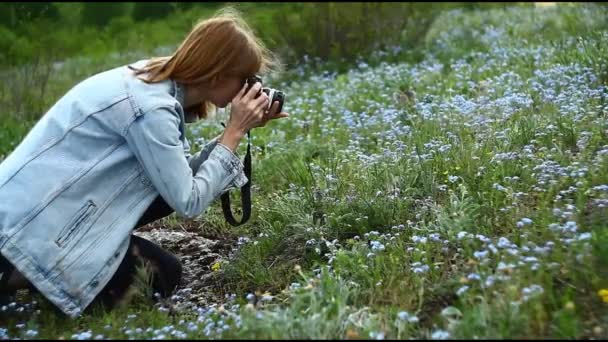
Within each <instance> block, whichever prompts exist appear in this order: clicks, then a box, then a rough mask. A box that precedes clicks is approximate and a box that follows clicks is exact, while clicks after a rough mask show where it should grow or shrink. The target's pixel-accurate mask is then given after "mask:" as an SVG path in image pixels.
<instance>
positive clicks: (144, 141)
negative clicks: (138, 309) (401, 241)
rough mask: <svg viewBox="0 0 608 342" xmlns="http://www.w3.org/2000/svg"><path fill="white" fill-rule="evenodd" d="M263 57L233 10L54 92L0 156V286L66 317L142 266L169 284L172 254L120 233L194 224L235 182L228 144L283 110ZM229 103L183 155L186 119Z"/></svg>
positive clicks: (240, 181) (174, 272)
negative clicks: (54, 98) (165, 47)
mask: <svg viewBox="0 0 608 342" xmlns="http://www.w3.org/2000/svg"><path fill="white" fill-rule="evenodd" d="M272 63H273V62H272V56H271V54H270V53H269V51H268V50H266V49H265V47H264V46H263V44H261V43H260V41H259V40H258V39H257V38H256V37H255V36H254V35H253V34H252V32H251V30H250V29H249V27H248V26H247V25H246V23H245V22H244V21H243V20H242V19H241V18H240V17H239V15H238V14H236V13H235V12H234V11H232V10H227V11H223V12H221V13H219V14H218V15H216V16H215V17H213V18H211V19H208V20H205V21H203V22H201V23H199V24H198V25H196V26H195V27H194V28H193V30H192V31H191V32H190V33H189V34H188V35H187V37H186V38H185V40H184V41H183V43H182V44H181V45H180V46H179V48H178V49H177V50H176V51H175V53H174V54H173V55H172V56H169V57H163V58H155V59H151V60H145V61H140V62H137V63H135V64H134V65H127V66H121V67H118V68H115V69H112V70H108V71H105V72H102V73H99V74H97V75H94V76H92V77H90V78H88V79H86V80H84V81H83V82H81V83H79V84H78V85H76V86H75V87H74V88H72V89H71V90H70V91H68V93H67V94H65V95H64V96H63V97H62V98H61V99H60V100H59V101H58V102H57V103H56V104H55V105H54V106H53V107H51V109H50V110H49V111H48V112H47V113H46V114H45V115H44V116H43V117H42V118H41V119H40V120H39V122H37V123H36V125H35V126H34V127H33V128H32V129H31V131H30V132H29V133H28V134H27V136H26V137H25V139H24V140H23V141H22V142H21V143H20V144H19V145H18V146H17V147H16V148H15V150H14V151H13V152H12V153H11V154H10V155H9V156H8V157H7V158H6V159H5V160H4V161H3V162H2V163H0V254H1V255H2V257H1V258H0V272H1V274H2V277H1V278H0V291H2V290H3V291H4V292H7V291H9V292H10V291H15V290H16V289H18V288H22V287H29V288H32V289H37V290H38V291H40V292H41V293H42V294H43V295H44V296H45V297H46V298H48V299H49V300H50V301H51V302H52V303H54V304H55V305H56V306H57V307H58V308H59V309H61V311H63V312H64V313H66V314H68V315H70V316H77V315H79V314H81V313H82V312H83V310H84V309H85V308H87V307H88V306H89V305H90V303H91V302H92V301H93V300H94V299H99V300H101V301H104V302H106V301H108V302H110V303H112V302H116V299H118V298H120V297H122V295H123V294H124V293H125V291H126V290H127V288H128V287H129V285H130V284H131V283H132V282H133V274H134V267H135V266H134V265H135V261H136V260H140V261H141V260H143V261H149V262H150V264H151V265H152V269H153V270H154V283H153V286H154V290H155V292H159V293H160V294H161V295H165V296H167V295H169V294H170V293H171V291H172V290H174V289H175V287H176V286H177V285H178V284H179V279H180V277H181V265H180V262H179V259H177V258H176V257H175V256H174V255H172V254H170V253H168V252H166V251H163V250H162V249H161V248H160V247H158V246H156V245H154V244H153V243H152V242H150V241H147V240H144V239H142V238H139V237H136V236H132V235H131V233H132V231H133V229H134V228H135V227H138V226H141V225H144V224H147V223H149V222H151V221H153V220H155V219H158V218H161V217H164V216H167V215H169V214H170V213H171V212H173V211H175V212H176V214H177V215H179V216H182V217H187V218H193V217H196V216H198V215H200V214H201V213H202V212H203V211H204V210H205V209H206V208H207V207H208V206H209V205H210V204H211V202H212V201H213V200H215V199H217V198H218V197H219V196H220V195H221V194H223V193H224V192H226V191H228V190H230V189H231V188H238V187H242V186H243V185H244V184H245V183H246V182H247V178H246V177H245V175H244V173H243V164H242V162H241V161H240V159H239V158H238V156H236V155H235V150H236V149H237V146H238V144H239V142H240V140H241V139H242V138H243V136H244V135H245V134H246V132H247V131H248V130H250V129H252V128H255V127H261V126H264V125H265V124H266V123H267V122H268V121H269V120H272V119H277V118H282V117H287V116H288V114H287V113H284V112H281V113H277V108H278V103H276V102H275V103H274V104H273V105H272V107H271V108H270V109H268V97H267V96H266V94H264V93H262V94H261V95H259V96H257V97H256V95H257V94H259V90H260V88H261V85H260V84H259V83H257V84H256V85H254V86H253V87H251V89H249V91H246V90H247V85H246V84H244V80H245V79H246V78H247V77H249V76H252V75H254V74H256V73H258V72H265V71H267V70H269V68H270V67H271V66H272ZM229 103H231V112H230V119H229V120H228V124H227V125H226V128H225V130H224V131H223V133H222V134H221V135H220V136H219V137H217V138H215V139H213V140H212V141H211V142H210V143H209V144H208V145H207V146H205V147H204V148H203V149H202V151H201V152H200V153H199V154H198V155H196V156H194V157H193V156H191V155H190V154H189V153H188V151H189V144H188V141H187V140H186V137H185V130H184V123H186V122H193V121H196V120H199V119H202V118H205V117H206V116H207V113H208V111H209V110H210V109H212V108H213V107H214V106H216V107H226V106H227V105H228V104H229Z"/></svg>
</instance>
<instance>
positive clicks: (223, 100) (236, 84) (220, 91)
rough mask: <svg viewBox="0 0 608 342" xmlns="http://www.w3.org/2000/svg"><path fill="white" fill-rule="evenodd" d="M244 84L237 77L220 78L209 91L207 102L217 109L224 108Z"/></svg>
mask: <svg viewBox="0 0 608 342" xmlns="http://www.w3.org/2000/svg"><path fill="white" fill-rule="evenodd" d="M244 84H245V79H244V78H242V77H238V76H225V77H220V78H219V79H218V81H217V83H216V85H215V86H213V87H211V89H209V92H208V93H209V94H208V100H209V101H210V102H211V103H213V104H214V105H215V106H216V107H218V108H224V107H226V106H227V105H228V104H229V103H230V102H231V101H232V99H234V97H235V96H236V94H237V93H238V92H239V90H241V88H242V87H243V85H244Z"/></svg>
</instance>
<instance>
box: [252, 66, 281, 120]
mask: <svg viewBox="0 0 608 342" xmlns="http://www.w3.org/2000/svg"><path fill="white" fill-rule="evenodd" d="M245 82H246V83H247V91H249V89H251V87H252V86H253V85H254V84H255V83H256V82H260V83H262V84H264V83H263V82H262V78H261V77H260V76H258V75H254V76H251V77H248V78H247V79H246V80H245ZM260 92H264V93H266V95H268V99H270V101H268V108H267V109H270V107H272V104H273V103H274V102H275V101H278V102H279V109H278V111H279V112H281V110H282V109H283V103H284V102H285V93H284V92H282V91H280V90H277V89H273V88H268V87H263V86H262V89H261V90H260ZM258 96H260V94H257V95H256V96H255V97H256V98H257V97H258Z"/></svg>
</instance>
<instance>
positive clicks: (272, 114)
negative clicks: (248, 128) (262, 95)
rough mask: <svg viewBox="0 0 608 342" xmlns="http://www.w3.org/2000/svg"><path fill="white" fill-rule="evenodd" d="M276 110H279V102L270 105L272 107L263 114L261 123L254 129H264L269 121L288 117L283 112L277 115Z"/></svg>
mask: <svg viewBox="0 0 608 342" xmlns="http://www.w3.org/2000/svg"><path fill="white" fill-rule="evenodd" d="M278 109H279V101H274V103H273V104H272V107H270V109H269V110H267V111H265V112H264V117H263V118H262V121H261V122H260V123H259V124H258V125H257V126H255V127H264V126H266V124H267V123H268V121H270V120H274V119H280V118H286V117H289V114H288V113H285V112H280V113H279V112H278Z"/></svg>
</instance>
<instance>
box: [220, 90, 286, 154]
mask: <svg viewBox="0 0 608 342" xmlns="http://www.w3.org/2000/svg"><path fill="white" fill-rule="evenodd" d="M261 88H262V84H261V83H260V82H257V83H256V84H254V85H253V86H252V87H251V89H249V91H247V92H245V91H246V90H247V85H244V86H243V88H241V90H240V91H239V92H238V94H237V95H236V96H235V97H234V99H233V100H232V105H231V106H230V107H231V109H230V119H229V121H228V124H227V125H226V129H225V130H224V133H222V136H221V137H220V139H219V140H218V142H219V143H221V144H222V145H224V146H227V147H228V148H230V149H231V150H232V151H235V150H236V148H237V147H238V144H239V142H240V140H241V139H242V138H243V137H244V136H245V134H247V131H249V130H250V129H252V128H256V127H264V126H266V124H267V123H268V121H270V120H273V119H278V118H286V117H288V116H289V114H288V113H285V112H280V113H277V112H278V110H277V109H278V107H279V101H275V102H274V103H273V104H272V107H271V108H270V109H269V110H266V108H268V101H269V100H268V95H266V93H263V92H262V93H260V96H259V97H258V98H257V99H256V98H255V95H256V94H257V93H258V92H260V89H261Z"/></svg>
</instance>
